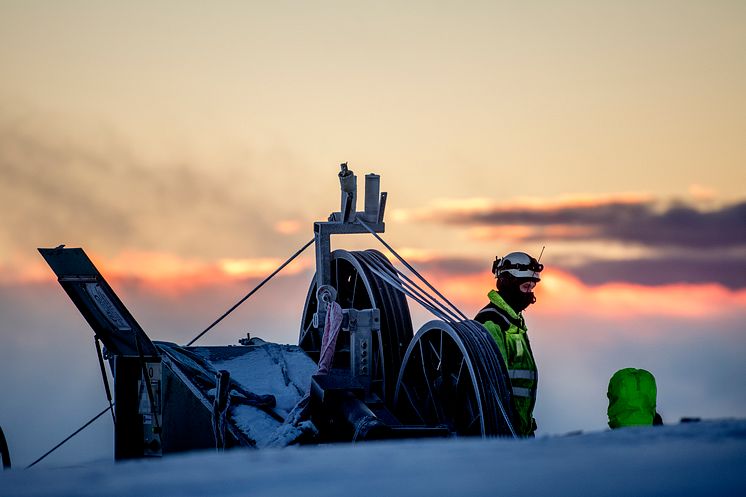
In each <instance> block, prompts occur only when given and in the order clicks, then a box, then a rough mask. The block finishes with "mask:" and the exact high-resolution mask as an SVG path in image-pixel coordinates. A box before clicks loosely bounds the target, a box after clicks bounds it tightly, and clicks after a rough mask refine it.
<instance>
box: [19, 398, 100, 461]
mask: <svg viewBox="0 0 746 497" xmlns="http://www.w3.org/2000/svg"><path fill="white" fill-rule="evenodd" d="M110 409H111V407H107V408H106V409H104V410H103V411H101V412H100V413H98V414H96V415H95V416H94V417H93V418H91V420H90V421H88V422H87V423H86V424H84V425H83V426H81V427H80V428H78V429H77V430H75V432H73V433H72V434H71V435H70V436H68V437H67V438H66V439H64V440H63V441H62V442H60V443H58V444H57V445H55V446H54V447H52V448H51V449H49V450H48V451H47V452H46V453H45V454H44V455H43V456H41V457H40V458H39V459H37V460H36V461H34V462H32V463H31V464H29V465H28V466H26V469H29V468H31V467H33V466H35V465H36V463H39V462H41V461H42V460H43V459H44V458H46V457H47V456H48V455H49V454H51V453H52V452H54V451H55V450H57V449H59V448H60V447H62V446H63V445H64V444H65V443H67V441H68V440H70V439H71V438H73V437H74V436H75V435H77V434H78V433H80V432H81V431H83V430H85V429H86V428H88V426H90V425H91V423H93V422H94V421H96V420H97V419H98V418H100V417H101V416H103V415H104V414H106V411H108V410H110Z"/></svg>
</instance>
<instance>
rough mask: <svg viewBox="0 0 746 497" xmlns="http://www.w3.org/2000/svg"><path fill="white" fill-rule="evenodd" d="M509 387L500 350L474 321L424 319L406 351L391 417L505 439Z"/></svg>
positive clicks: (510, 432)
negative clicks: (423, 323)
mask: <svg viewBox="0 0 746 497" xmlns="http://www.w3.org/2000/svg"><path fill="white" fill-rule="evenodd" d="M509 385H510V383H509V380H508V375H507V371H506V368H505V365H504V362H503V360H502V357H501V355H500V350H499V349H498V347H497V344H495V342H494V340H493V339H492V337H491V336H490V335H489V333H488V332H487V330H485V329H484V328H483V327H482V326H481V325H480V324H479V323H477V322H476V321H463V322H460V323H445V322H443V321H430V322H428V323H426V324H425V325H424V326H423V327H422V328H421V329H420V331H419V332H417V335H416V336H415V337H414V339H412V341H411V343H410V344H409V347H408V348H407V352H406V355H405V356H404V361H403V363H402V367H401V371H400V373H399V380H398V382H397V385H396V393H395V396H394V413H395V414H396V416H397V418H398V419H399V420H400V421H401V422H402V423H405V424H423V425H428V426H432V425H445V426H447V427H448V429H449V430H450V431H451V432H452V433H454V434H456V435H459V436H481V437H490V436H501V435H508V436H510V435H514V432H513V428H512V424H511V421H510V412H511V409H510V402H511V398H510V395H511V394H510V389H509V388H508V386H509Z"/></svg>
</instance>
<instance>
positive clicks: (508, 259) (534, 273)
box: [492, 252, 544, 281]
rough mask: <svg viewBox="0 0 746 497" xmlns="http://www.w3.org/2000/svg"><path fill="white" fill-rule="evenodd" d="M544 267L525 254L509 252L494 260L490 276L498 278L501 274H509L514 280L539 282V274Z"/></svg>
mask: <svg viewBox="0 0 746 497" xmlns="http://www.w3.org/2000/svg"><path fill="white" fill-rule="evenodd" d="M542 269H544V265H543V264H541V263H539V261H537V260H536V259H534V258H533V257H531V256H530V255H528V254H527V253H525V252H511V253H509V254H508V255H506V256H505V257H503V258H500V257H497V258H495V262H493V263H492V274H494V275H495V278H499V277H500V275H502V274H506V273H507V274H511V275H513V276H515V277H516V278H531V279H534V280H536V281H540V280H541V278H540V277H539V273H540V272H541V271H542Z"/></svg>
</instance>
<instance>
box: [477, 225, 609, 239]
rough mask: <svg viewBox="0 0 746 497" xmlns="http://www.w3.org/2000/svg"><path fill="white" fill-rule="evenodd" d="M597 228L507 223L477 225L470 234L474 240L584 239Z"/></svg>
mask: <svg viewBox="0 0 746 497" xmlns="http://www.w3.org/2000/svg"><path fill="white" fill-rule="evenodd" d="M595 232H596V230H595V229H593V228H591V227H589V226H570V225H567V224H551V225H548V226H529V225H525V224H506V225H502V226H477V227H475V228H471V229H469V230H468V236H469V237H470V238H471V239H473V240H480V241H491V240H511V241H520V240H527V239H536V238H542V237H543V238H546V239H553V238H561V239H564V240H567V239H573V238H577V239H583V238H587V237H589V236H591V235H593V234H594V233H595Z"/></svg>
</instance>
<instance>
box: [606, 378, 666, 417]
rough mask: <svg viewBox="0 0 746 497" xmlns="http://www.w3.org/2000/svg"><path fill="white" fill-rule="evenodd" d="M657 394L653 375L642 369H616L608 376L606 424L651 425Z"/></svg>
mask: <svg viewBox="0 0 746 497" xmlns="http://www.w3.org/2000/svg"><path fill="white" fill-rule="evenodd" d="M657 394H658V390H657V387H656V385H655V378H654V377H653V375H652V374H651V373H650V372H649V371H646V370H644V369H635V368H626V369H620V370H619V371H617V372H616V373H614V376H612V377H611V379H610V380H609V390H608V392H607V394H606V395H607V397H608V398H609V409H608V410H607V411H606V413H607V414H608V416H609V427H610V428H621V427H623V426H641V425H652V424H653V419H654V418H655V407H656V406H655V403H656V397H657Z"/></svg>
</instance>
